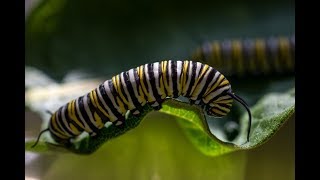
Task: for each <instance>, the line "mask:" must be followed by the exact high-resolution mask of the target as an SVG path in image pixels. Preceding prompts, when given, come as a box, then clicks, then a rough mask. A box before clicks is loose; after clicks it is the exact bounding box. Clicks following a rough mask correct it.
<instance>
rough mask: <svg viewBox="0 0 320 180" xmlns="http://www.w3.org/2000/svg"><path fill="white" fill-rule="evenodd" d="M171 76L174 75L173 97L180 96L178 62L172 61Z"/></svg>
mask: <svg viewBox="0 0 320 180" xmlns="http://www.w3.org/2000/svg"><path fill="white" fill-rule="evenodd" d="M171 76H172V88H173V98H177V97H178V93H179V91H178V80H177V79H178V77H177V76H178V72H177V62H176V61H171Z"/></svg>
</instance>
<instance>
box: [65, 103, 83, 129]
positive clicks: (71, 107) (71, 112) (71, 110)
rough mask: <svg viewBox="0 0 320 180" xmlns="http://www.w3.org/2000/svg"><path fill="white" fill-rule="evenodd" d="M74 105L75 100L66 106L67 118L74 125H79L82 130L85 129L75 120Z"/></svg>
mask: <svg viewBox="0 0 320 180" xmlns="http://www.w3.org/2000/svg"><path fill="white" fill-rule="evenodd" d="M74 103H75V100H72V101H71V102H70V103H69V104H68V115H69V118H70V119H71V120H72V121H74V122H75V123H77V125H79V126H80V127H81V128H82V129H85V127H84V126H83V125H82V123H81V122H80V121H79V119H77V116H76V114H75V111H74V110H75V107H74Z"/></svg>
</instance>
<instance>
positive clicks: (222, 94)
mask: <svg viewBox="0 0 320 180" xmlns="http://www.w3.org/2000/svg"><path fill="white" fill-rule="evenodd" d="M225 86H227V85H223V86H221V88H223V87H225ZM221 88H219V89H221ZM216 89H217V88H216ZM216 89H215V90H216ZM215 90H214V91H215ZM214 91H212V92H214ZM228 91H229V89H226V90H224V91H222V92H221V93H220V94H218V95H217V96H216V97H214V98H212V99H211V100H210V101H209V102H208V104H210V103H212V102H214V101H215V100H217V99H218V98H220V97H221V96H226V94H227V92H228Z"/></svg>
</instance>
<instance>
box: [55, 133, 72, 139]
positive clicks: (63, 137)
mask: <svg viewBox="0 0 320 180" xmlns="http://www.w3.org/2000/svg"><path fill="white" fill-rule="evenodd" d="M52 133H53V134H55V135H56V136H58V137H59V138H61V139H69V138H70V137H68V136H64V135H61V134H59V133H57V132H56V131H52Z"/></svg>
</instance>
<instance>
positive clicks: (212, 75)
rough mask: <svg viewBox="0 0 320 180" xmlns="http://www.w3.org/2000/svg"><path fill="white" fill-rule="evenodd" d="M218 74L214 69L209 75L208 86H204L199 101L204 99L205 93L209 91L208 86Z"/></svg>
mask: <svg viewBox="0 0 320 180" xmlns="http://www.w3.org/2000/svg"><path fill="white" fill-rule="evenodd" d="M216 73H217V70H215V69H214V68H212V71H211V72H210V73H209V75H208V78H207V80H206V84H205V85H204V86H203V88H202V90H201V92H200V93H199V95H198V97H197V99H202V98H203V97H202V96H203V95H204V93H205V92H206V90H207V89H208V86H209V84H210V82H211V80H212V79H213V78H214V76H215V74H216Z"/></svg>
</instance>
